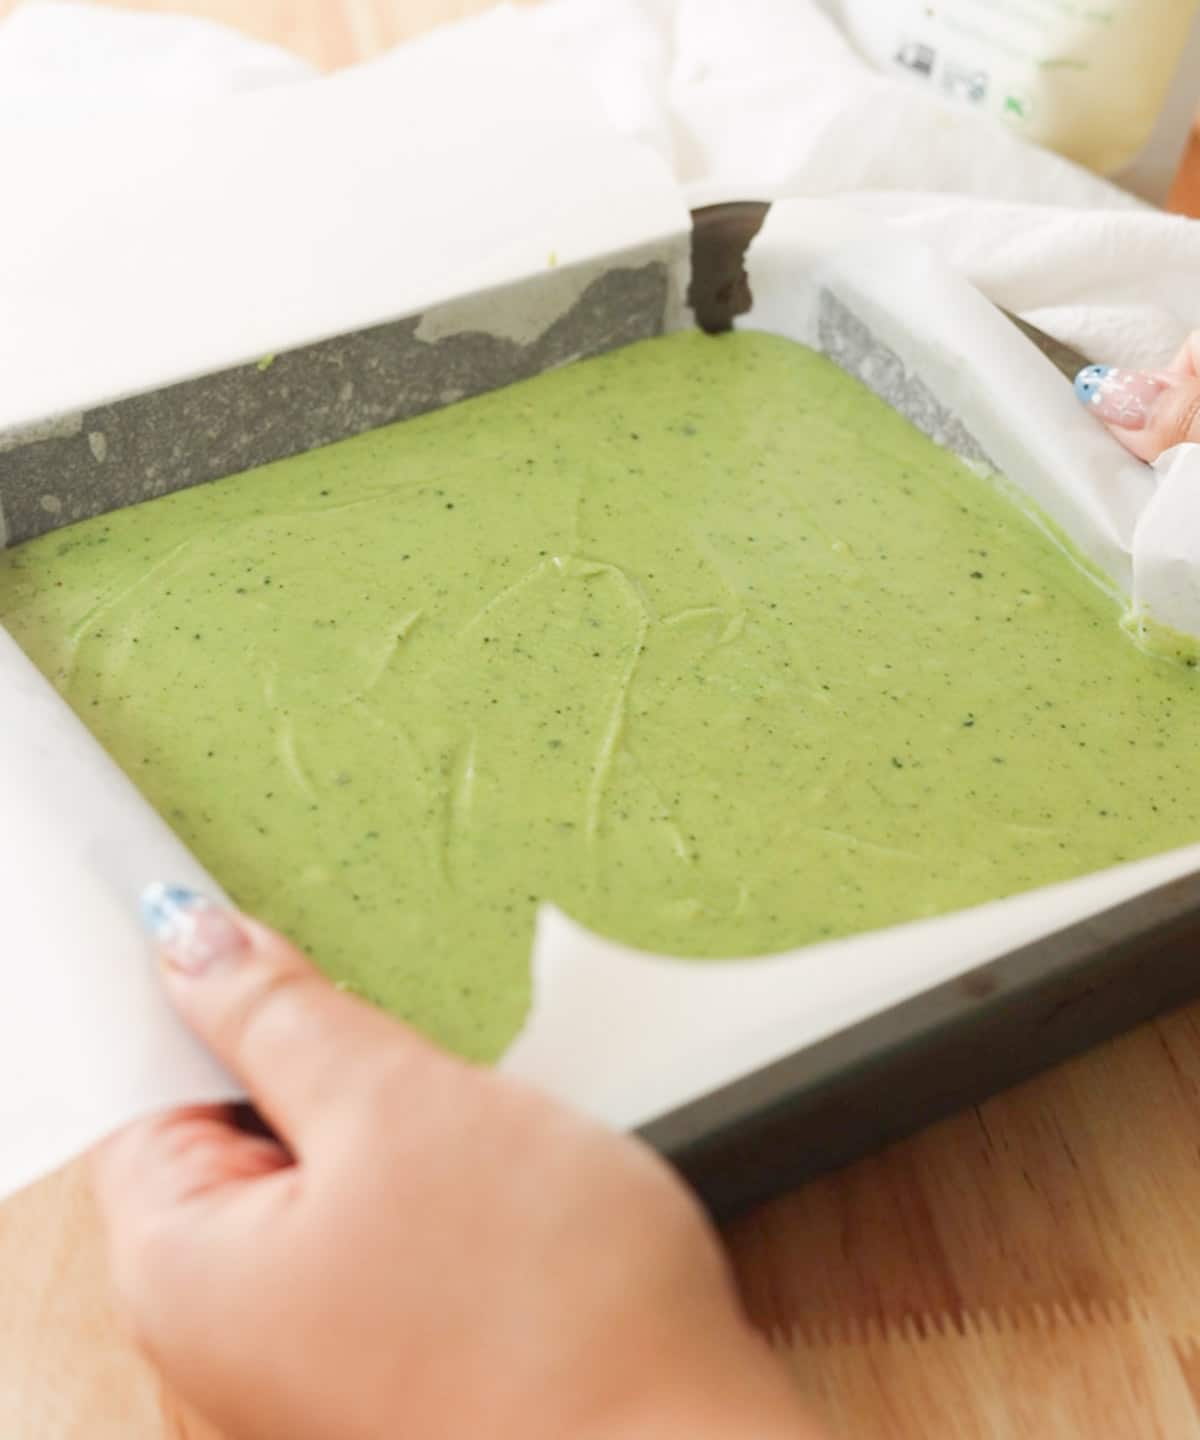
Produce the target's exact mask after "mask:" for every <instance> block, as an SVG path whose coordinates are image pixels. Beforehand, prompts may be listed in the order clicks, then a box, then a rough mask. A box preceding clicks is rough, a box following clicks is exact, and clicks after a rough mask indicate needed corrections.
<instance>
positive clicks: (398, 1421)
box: [94, 887, 815, 1440]
mask: <svg viewBox="0 0 1200 1440" xmlns="http://www.w3.org/2000/svg"><path fill="white" fill-rule="evenodd" d="M147 913H148V916H149V919H150V921H151V924H152V928H153V929H154V930H155V932H156V934H157V936H158V938H159V941H160V944H161V947H162V955H163V960H164V967H163V969H164V977H165V983H166V985H167V988H168V990H169V992H170V994H171V997H172V999H173V1000H174V1001H175V1003H176V1004H177V1006H178V1007H179V1009H180V1010H181V1011H182V1013H183V1015H184V1016H185V1018H186V1019H187V1020H188V1021H189V1022H190V1024H191V1025H192V1026H193V1027H194V1028H195V1030H196V1031H197V1032H198V1033H199V1034H200V1035H201V1036H202V1037H203V1038H204V1039H205V1040H206V1041H207V1042H208V1044H209V1045H210V1046H211V1047H212V1049H213V1050H214V1051H215V1052H216V1054H217V1055H218V1056H219V1057H220V1058H221V1059H222V1060H223V1061H224V1062H225V1063H226V1064H227V1065H228V1066H229V1067H230V1069H231V1070H233V1071H234V1072H235V1073H236V1074H237V1075H239V1076H240V1078H241V1079H242V1080H243V1082H244V1083H245V1084H246V1086H247V1088H248V1090H249V1091H250V1093H251V1094H252V1096H253V1098H254V1100H255V1102H256V1104H257V1106H258V1109H259V1111H260V1113H261V1114H262V1115H263V1116H264V1117H265V1118H266V1120H267V1121H268V1122H269V1124H270V1126H271V1128H272V1130H273V1131H274V1133H275V1134H276V1135H277V1136H279V1137H280V1139H279V1140H275V1139H270V1138H263V1137H261V1136H254V1135H251V1134H248V1133H246V1131H245V1130H243V1129H239V1128H238V1127H237V1125H236V1124H235V1123H234V1119H233V1114H232V1112H231V1111H229V1110H228V1109H225V1108H222V1107H202V1108H193V1109H190V1110H186V1111H180V1112H176V1113H173V1114H168V1115H164V1116H160V1117H157V1118H153V1119H149V1120H145V1121H142V1122H139V1123H137V1124H135V1125H133V1126H131V1127H130V1128H129V1129H127V1130H125V1131H123V1132H121V1133H120V1134H119V1135H117V1136H115V1137H114V1138H113V1139H111V1140H109V1141H107V1142H106V1143H105V1144H104V1145H103V1146H102V1147H101V1148H100V1149H99V1150H98V1152H97V1154H96V1156H95V1161H94V1175H95V1182H96V1189H97V1194H98V1196H99V1200H100V1205H101V1211H102V1214H103V1217H104V1220H105V1224H106V1227H107V1232H108V1239H109V1249H110V1255H111V1263H112V1269H113V1277H114V1281H115V1285H116V1290H117V1294H118V1298H119V1300H120V1302H121V1304H122V1307H123V1309H124V1311H125V1312H126V1314H127V1315H128V1317H129V1319H130V1321H131V1324H132V1327H133V1329H134V1332H135V1334H136V1336H137V1337H138V1339H139V1341H140V1342H141V1344H142V1345H143V1347H144V1348H145V1349H146V1350H147V1352H148V1353H149V1355H150V1356H151V1358H152V1359H153V1360H154V1361H155V1362H156V1363H157V1365H158V1366H159V1367H160V1369H161V1370H162V1371H163V1372H164V1373H165V1375H166V1376H167V1378H168V1379H169V1380H170V1381H171V1382H172V1383H173V1384H174V1385H175V1386H176V1387H177V1388H178V1390H179V1391H180V1392H181V1393H182V1394H183V1395H185V1396H186V1397H187V1398H188V1399H189V1400H191V1402H192V1403H193V1404H195V1405H196V1406H197V1408H198V1409H199V1410H200V1411H201V1412H202V1413H204V1414H205V1415H206V1416H207V1417H208V1418H210V1419H211V1420H213V1421H215V1422H216V1423H217V1424H218V1425H219V1426H221V1427H222V1428H223V1429H224V1431H225V1432H226V1433H227V1435H228V1436H229V1437H230V1440H284V1437H286V1440H383V1437H387V1440H393V1437H399V1436H404V1437H405V1440H422V1437H430V1440H451V1437H456V1436H463V1437H467V1436H470V1437H479V1440H483V1437H488V1440H510V1437H511V1440H518V1437H519V1440H542V1437H544V1440H566V1437H571V1440H607V1437H610V1436H611V1437H617V1436H619V1437H621V1440H638V1437H643V1436H644V1437H651V1436H652V1437H654V1440H672V1437H675V1436H679V1437H681V1440H682V1437H685V1436H686V1437H687V1440H703V1437H709V1436H712V1437H716V1436H721V1437H728V1436H738V1437H750V1436H753V1437H756V1440H772V1437H776V1436H779V1437H782V1436H788V1437H791V1440H798V1437H808V1440H813V1437H814V1433H815V1432H814V1431H813V1430H812V1429H811V1428H809V1427H808V1426H807V1425H806V1422H805V1421H804V1419H803V1417H802V1416H801V1414H800V1412H799V1409H798V1406H797V1402H796V1399H795V1397H794V1394H793V1392H792V1388H791V1385H790V1384H789V1382H788V1381H787V1379H786V1377H785V1376H784V1374H783V1372H782V1370H781V1369H780V1368H779V1367H778V1366H777V1365H776V1363H775V1362H774V1360H773V1359H772V1358H771V1356H770V1354H769V1352H768V1351H767V1349H766V1347H765V1345H764V1344H763V1342H762V1341H761V1340H759V1339H758V1338H757V1337H756V1336H755V1335H754V1334H753V1332H752V1331H751V1330H750V1327H749V1325H748V1323H747V1322H746V1320H745V1319H744V1317H743V1315H742V1313H741V1311H740V1309H739V1306H738V1301H737V1297H736V1294H735V1291H734V1287H733V1283H732V1280H731V1277H730V1273H729V1270H728V1267H727V1265H726V1262H725V1260H724V1257H723V1256H722V1253H721V1251H720V1248H719V1245H718V1242H717V1238H716V1236H715V1234H714V1233H713V1231H712V1230H711V1228H710V1227H709V1225H708V1223H707V1221H706V1220H705V1218H704V1217H703V1215H702V1214H701V1212H700V1210H699V1208H698V1206H697V1205H696V1203H695V1201H694V1200H693V1199H692V1197H691V1196H690V1195H689V1194H688V1193H687V1192H686V1191H685V1190H684V1188H683V1187H682V1185H681V1184H680V1183H679V1182H678V1180H677V1179H676V1178H675V1177H674V1175H673V1174H672V1173H671V1172H670V1171H669V1170H668V1169H667V1167H666V1166H665V1165H664V1164H663V1163H662V1162H661V1161H659V1160H658V1159H657V1158H656V1157H655V1156H654V1155H653V1154H651V1152H650V1151H648V1150H647V1149H645V1148H644V1147H642V1146H641V1145H639V1144H637V1143H635V1142H634V1141H632V1140H630V1139H627V1138H623V1137H620V1136H617V1135H615V1134H612V1133H610V1132H609V1131H607V1130H605V1129H603V1128H602V1127H601V1126H599V1125H596V1124H593V1123H591V1122H589V1121H587V1120H584V1119H583V1118H581V1117H579V1116H577V1115H575V1114H573V1113H571V1112H569V1111H567V1110H565V1109H563V1108H560V1107H559V1106H558V1105H556V1104H554V1103H552V1102H551V1101H550V1100H549V1099H547V1098H545V1097H543V1096H541V1095H540V1094H538V1093H537V1092H536V1091H534V1090H532V1089H530V1088H527V1087H525V1086H523V1085H521V1084H518V1083H517V1082H515V1081H514V1080H512V1079H510V1078H508V1077H506V1076H504V1075H503V1074H501V1073H499V1072H493V1071H485V1070H478V1069H476V1068H473V1067H471V1066H469V1065H467V1064H465V1063H463V1062H460V1061H458V1060H455V1059H453V1058H451V1057H449V1056H447V1055H445V1054H443V1053H441V1052H440V1051H438V1050H436V1049H435V1048H434V1047H433V1046H432V1045H431V1044H429V1043H428V1042H426V1041H424V1040H422V1039H421V1038H420V1037H419V1036H417V1035H415V1034H414V1033H412V1032H411V1031H409V1030H407V1029H405V1028H404V1027H402V1026H400V1025H398V1024H396V1023H394V1022H393V1021H391V1020H389V1019H388V1018H387V1017H386V1016H384V1015H383V1014H381V1013H379V1012H378V1011H376V1010H373V1009H372V1008H370V1007H369V1006H367V1005H365V1004H363V1003H361V1002H359V1001H358V1000H356V999H354V998H352V997H351V996H349V995H346V994H343V993H341V992H339V991H337V990H336V989H335V988H334V987H332V986H331V985H329V984H328V983H327V982H326V981H325V980H323V979H322V978H321V977H320V976H319V975H318V973H317V972H316V971H315V970H314V969H313V967H312V966H311V965H310V964H309V963H308V962H307V961H306V960H305V959H304V958H303V957H302V956H301V955H300V954H298V953H297V952H296V951H295V950H294V949H293V948H292V947H291V946H289V945H288V944H287V943H286V942H285V941H284V940H282V939H281V938H280V937H279V936H278V935H276V934H275V933H274V932H272V931H270V930H268V929H266V928H265V927H264V926H262V925H259V924H257V923H255V922H254V921H252V920H249V919H247V918H245V917H242V916H239V915H236V914H233V913H232V912H229V911H226V910H224V909H222V908H220V907H218V906H216V905H214V904H212V903H211V902H208V901H204V900H202V899H200V898H199V897H197V896H194V895H191V894H189V893H188V892H186V891H179V890H165V889H163V888H162V887H155V893H154V896H153V899H152V901H151V902H150V903H148V906H147Z"/></svg>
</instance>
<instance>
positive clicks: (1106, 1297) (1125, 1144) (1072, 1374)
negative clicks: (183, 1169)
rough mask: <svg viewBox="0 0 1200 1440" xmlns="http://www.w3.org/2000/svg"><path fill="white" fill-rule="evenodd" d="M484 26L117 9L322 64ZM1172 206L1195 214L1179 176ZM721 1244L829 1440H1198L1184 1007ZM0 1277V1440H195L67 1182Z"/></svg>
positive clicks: (1194, 1078)
mask: <svg viewBox="0 0 1200 1440" xmlns="http://www.w3.org/2000/svg"><path fill="white" fill-rule="evenodd" d="M12 4H13V0H0V15H3V14H4V13H5V12H6V11H7V10H9V9H11V8H12ZM485 5H486V0H459V3H454V0H408V3H405V0H140V3H139V0H130V3H129V5H128V8H134V9H156V10H176V11H187V12H189V13H197V14H205V15H208V16H211V17H214V18H221V19H224V20H226V21H228V22H229V23H230V24H233V25H236V26H238V27H239V28H241V29H243V30H245V31H246V32H247V33H249V34H252V35H256V36H258V37H260V38H263V39H272V40H275V41H278V42H279V43H281V44H284V45H287V46H289V47H291V48H293V49H294V50H296V51H298V52H299V53H301V54H303V55H306V56H307V57H308V58H310V59H312V60H313V61H315V62H316V63H318V64H321V65H324V66H336V65H339V64H342V63H345V62H347V61H350V60H353V59H355V58H359V57H363V56H366V55H368V54H370V53H373V52H374V51H376V50H378V49H380V48H382V47H384V46H386V45H389V44H392V43H394V42H395V41H397V40H400V39H402V38H404V37H406V36H409V35H412V34H414V33H417V32H418V31H420V30H421V29H423V28H427V27H428V26H429V25H430V24H432V23H435V22H436V21H438V20H442V19H448V18H453V17H455V16H458V15H461V14H466V13H469V12H471V11H475V10H480V9H483V8H485ZM1198 148H1200V147H1198ZM1177 199H1178V200H1179V202H1180V208H1185V207H1186V208H1187V209H1188V210H1190V211H1191V213H1200V154H1197V155H1196V156H1195V159H1194V163H1193V165H1192V166H1191V168H1190V169H1189V170H1187V171H1185V174H1184V176H1183V177H1182V179H1181V184H1180V188H1179V189H1178V191H1177ZM1197 958H1198V963H1200V957H1197ZM730 1243H731V1247H732V1250H733V1254H734V1257H735V1260H736V1263H737V1266H738V1271H739V1274H740V1277H741V1281H742V1286H743V1290H744V1293H745V1296H746V1300H747V1304H748V1305H749V1307H750V1309H751V1311H752V1313H753V1314H754V1316H755V1318H756V1319H757V1320H758V1322H759V1323H760V1324H761V1325H762V1326H763V1327H764V1329H767V1330H768V1331H770V1332H771V1333H772V1334H773V1335H774V1336H775V1338H776V1341H777V1343H778V1345H779V1347H780V1349H781V1352H782V1353H783V1354H784V1355H785V1356H786V1358H787V1360H788V1362H789V1363H790V1364H791V1365H792V1367H793V1368H794V1370H795V1372H796V1375H797V1379H798V1383H799V1384H800V1385H801V1387H802V1388H803V1390H804V1392H805V1393H806V1394H807V1395H808V1396H809V1397H810V1399H811V1401H812V1403H813V1405H814V1408H815V1409H816V1410H817V1411H818V1412H819V1413H821V1414H822V1415H823V1416H824V1417H825V1418H826V1419H827V1421H828V1422H829V1424H830V1425H831V1427H832V1429H833V1430H834V1432H835V1434H837V1435H840V1436H845V1437H855V1440H860V1437H861V1440H893V1437H894V1440H917V1437H926V1436H938V1437H941V1436H946V1437H951V1436H952V1437H955V1440H1028V1437H1035V1440H1040V1437H1059V1436H1062V1437H1075V1436H1086V1437H1089V1440H1151V1437H1155V1440H1200V1285H1198V1283H1197V1282H1198V1280H1200V1007H1197V1008H1194V1009H1192V1010H1189V1011H1185V1012H1183V1013H1181V1014H1179V1015H1176V1016H1172V1017H1169V1018H1168V1019H1166V1020H1163V1021H1161V1022H1159V1023H1158V1024H1155V1025H1151V1026H1146V1027H1143V1028H1142V1029H1141V1030H1139V1031H1136V1032H1134V1033H1133V1034H1131V1035H1129V1036H1126V1037H1125V1038H1124V1039H1122V1040H1120V1041H1118V1042H1116V1043H1114V1044H1111V1045H1108V1046H1105V1047H1103V1048H1101V1049H1100V1050H1097V1051H1095V1052H1094V1053H1093V1054H1091V1055H1088V1056H1086V1057H1084V1058H1083V1059H1081V1060H1079V1061H1077V1062H1075V1063H1073V1064H1071V1065H1068V1066H1064V1067H1062V1068H1061V1069H1059V1070H1057V1071H1055V1072H1054V1073H1052V1074H1050V1075H1047V1076H1044V1077H1042V1078H1041V1079H1039V1080H1036V1081H1034V1082H1032V1083H1030V1084H1028V1085H1025V1086H1023V1087H1022V1088H1020V1089H1019V1090H1015V1091H1012V1092H1010V1093H1009V1094H1007V1095H1004V1096H1001V1097H998V1098H997V1099H995V1100H992V1101H990V1102H989V1103H988V1104H986V1105H983V1106H981V1107H979V1108H978V1109H976V1110H972V1111H969V1112H967V1113H966V1114H963V1115H961V1116H958V1117H956V1118H955V1119H953V1120H950V1121H948V1122H946V1123H944V1124H942V1125H939V1126H937V1127H935V1128H933V1129H931V1130H928V1131H926V1132H925V1133H924V1134H922V1135H920V1136H918V1137H917V1138H915V1139H914V1140H912V1141H910V1142H908V1143H907V1144H904V1145H899V1146H896V1147H894V1148H893V1149H892V1150H890V1151H889V1152H887V1153H886V1154H884V1155H881V1156H877V1157H875V1158H873V1159H870V1160H868V1161H865V1162H864V1163H862V1164H860V1165H857V1166H854V1167H853V1168H851V1169H849V1170H846V1171H844V1172H842V1173H841V1174H839V1175H835V1176H831V1177H829V1178H828V1179H826V1180H823V1181H819V1182H817V1183H815V1184H812V1185H809V1186H807V1187H805V1188H804V1189H803V1190H801V1191H799V1192H797V1193H796V1194H795V1195H792V1196H789V1197H786V1198H785V1199H782V1200H780V1201H778V1202H776V1203H775V1204H773V1205H770V1206H767V1207H766V1208H765V1209H763V1210H762V1211H760V1212H759V1213H758V1214H756V1215H754V1216H753V1217H751V1218H749V1219H747V1220H745V1221H743V1222H742V1223H741V1224H739V1225H738V1226H736V1227H735V1228H734V1230H733V1232H732V1233H731V1235H730ZM0 1277H2V1281H0V1440H216V1437H214V1436H213V1435H212V1433H211V1432H210V1431H209V1430H208V1429H207V1428H206V1427H204V1426H202V1425H201V1424H200V1423H199V1422H198V1421H196V1420H195V1419H194V1417H191V1416H189V1415H188V1414H187V1413H186V1412H185V1410H184V1409H183V1408H182V1407H181V1406H180V1405H179V1404H178V1403H177V1402H176V1401H175V1400H173V1399H172V1397H171V1396H170V1395H169V1394H168V1393H167V1392H166V1391H165V1390H164V1388H163V1387H162V1386H161V1385H160V1383H159V1382H158V1380H157V1379H156V1378H155V1376H154V1375H153V1374H152V1372H151V1371H150V1370H149V1368H148V1367H147V1366H145V1365H144V1364H143V1363H142V1362H141V1361H140V1360H139V1359H138V1358H137V1357H136V1356H135V1355H134V1353H133V1351H132V1349H131V1348H130V1346H129V1344H128V1342H127V1341H126V1340H125V1338H124V1337H123V1336H122V1334H121V1333H120V1330H119V1329H118V1327H117V1325H116V1324H115V1322H114V1319H113V1315H112V1311H111V1308H110V1304H109V1300H108V1294H107V1287H106V1283H105V1279H104V1273H103V1263H102V1258H101V1248H100V1240H99V1235H98V1232H97V1228H96V1221H95V1216H94V1213H93V1210H92V1207H91V1202H90V1199H89V1197H88V1193H87V1189H86V1183H85V1177H84V1174H83V1170H82V1167H80V1166H72V1167H71V1168H70V1169H68V1170H67V1171H65V1172H63V1173H62V1174H60V1175H57V1176H55V1177H53V1178H52V1179H50V1180H48V1181H46V1182H45V1183H43V1184H42V1185H40V1186H37V1187H36V1188H34V1189H33V1190H31V1191H29V1192H28V1193H27V1194H25V1195H22V1196H21V1197H19V1198H18V1199H17V1200H16V1201H14V1202H12V1203H10V1204H9V1205H7V1206H5V1207H3V1209H0ZM230 1303H231V1305H233V1304H236V1297H234V1296H231V1297H230ZM280 1440H285V1437H280ZM448 1440H449V1437H448Z"/></svg>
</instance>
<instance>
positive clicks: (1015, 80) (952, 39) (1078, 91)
mask: <svg viewBox="0 0 1200 1440" xmlns="http://www.w3.org/2000/svg"><path fill="white" fill-rule="evenodd" d="M822 3H823V4H825V6H826V8H827V9H828V10H830V12H831V13H833V14H834V15H836V16H837V17H838V18H839V19H840V21H841V22H842V24H843V25H844V27H845V29H846V32H847V34H848V35H849V36H850V38H851V40H852V41H853V42H854V44H855V45H856V46H857V47H858V49H859V50H860V51H861V53H862V54H863V55H864V56H866V58H867V59H869V60H870V61H871V62H872V63H873V64H875V65H877V66H878V67H879V68H880V69H884V70H888V71H890V72H892V73H894V74H900V75H905V76H907V77H909V78H910V79H912V80H914V81H917V82H919V83H921V84H924V85H926V86H927V87H929V88H931V89H932V90H933V91H934V92H935V93H937V94H938V95H940V96H942V97H943V98H944V99H947V100H950V101H953V102H957V103H959V104H962V105H965V106H968V107H970V108H973V109H975V110H978V111H979V112H980V113H981V114H985V115H989V116H991V117H993V118H995V119H997V120H999V121H1001V122H1002V123H1004V124H1006V125H1009V126H1010V127H1011V128H1012V129H1013V131H1014V132H1015V133H1017V134H1019V135H1021V136H1022V137H1024V138H1025V139H1028V140H1033V141H1035V142H1037V143H1038V144H1040V145H1045V146H1047V147H1048V148H1049V149H1051V150H1057V151H1058V152H1059V154H1061V155H1065V156H1067V158H1068V159H1071V160H1074V161H1076V162H1077V163H1078V164H1080V165H1085V166H1087V167H1088V169H1090V170H1095V171H1096V172H1098V173H1099V174H1101V175H1110V176H1113V177H1115V178H1119V179H1120V181H1121V183H1123V184H1125V185H1126V186H1127V187H1128V188H1129V189H1131V190H1133V191H1134V192H1135V193H1137V194H1140V195H1142V196H1143V197H1144V198H1146V199H1148V200H1153V201H1156V202H1159V203H1161V202H1162V201H1163V200H1165V199H1166V196H1167V192H1168V190H1169V188H1170V185H1171V181H1172V179H1173V178H1174V175H1175V172H1176V170H1177V168H1178V165H1179V160H1180V156H1181V155H1182V153H1183V149H1184V145H1185V143H1186V140H1187V135H1188V131H1189V129H1190V127H1191V125H1192V123H1193V120H1194V118H1195V115H1196V107H1197V105H1198V104H1200V18H1198V16H1200V0H1109V3H1107V4H1103V5H1099V4H1097V5H1077V4H1069V5H1064V4H1062V3H1061V0H1022V3H1021V4H1011V3H998V0H940V3H939V4H938V5H936V6H934V5H929V4H927V3H926V0H822Z"/></svg>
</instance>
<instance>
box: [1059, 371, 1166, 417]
mask: <svg viewBox="0 0 1200 1440" xmlns="http://www.w3.org/2000/svg"><path fill="white" fill-rule="evenodd" d="M1170 383H1171V382H1170V381H1169V380H1167V379H1164V377H1163V376H1161V375H1154V374H1151V373H1149V372H1148V371H1145V370H1116V369H1114V368H1113V367H1112V366H1111V365H1089V366H1087V367H1086V369H1083V370H1081V371H1080V372H1079V374H1078V375H1077V376H1076V377H1075V394H1076V395H1077V396H1078V397H1079V401H1080V403H1081V404H1083V405H1086V406H1087V407H1088V409H1089V410H1090V411H1091V412H1092V414H1093V415H1095V417H1096V418H1097V420H1102V421H1103V422H1104V423H1105V424H1106V425H1116V426H1117V427H1118V428H1119V429H1121V430H1144V429H1145V428H1146V426H1147V424H1149V421H1150V416H1151V414H1152V413H1153V411H1154V407H1155V405H1156V404H1157V403H1158V398H1159V396H1160V395H1161V394H1162V393H1163V391H1164V390H1166V389H1168V388H1169V387H1170Z"/></svg>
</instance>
